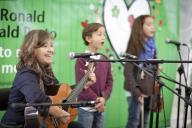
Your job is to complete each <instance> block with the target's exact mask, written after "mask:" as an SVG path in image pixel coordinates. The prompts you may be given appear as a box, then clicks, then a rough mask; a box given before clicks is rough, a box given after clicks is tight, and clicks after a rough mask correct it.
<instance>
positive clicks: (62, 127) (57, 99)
mask: <svg viewBox="0 0 192 128" xmlns="http://www.w3.org/2000/svg"><path fill="white" fill-rule="evenodd" d="M87 67H88V68H87V69H88V70H87V72H86V74H85V75H84V76H83V78H82V79H81V80H80V81H79V83H78V84H77V85H76V86H75V88H74V89H73V90H72V89H71V88H70V86H69V85H68V84H62V85H60V87H59V89H58V91H57V94H56V95H55V96H50V98H51V100H52V102H53V104H58V103H71V102H75V101H76V99H77V97H78V95H79V94H80V92H81V91H82V90H83V88H84V86H85V84H86V83H87V81H88V80H89V74H90V73H91V72H93V71H94V70H95V63H88V65H87ZM61 108H62V109H63V110H65V111H67V112H68V113H70V115H71V117H70V121H68V122H67V123H62V122H61V121H60V120H59V119H58V118H56V117H55V116H52V115H49V116H48V117H47V118H46V119H45V123H46V124H47V127H48V128H67V126H68V124H69V123H70V122H71V121H73V120H74V118H75V117H76V115H77V113H78V111H77V109H76V108H71V107H66V106H61ZM39 119H40V118H39ZM39 119H38V120H39ZM26 122H27V121H26Z"/></svg>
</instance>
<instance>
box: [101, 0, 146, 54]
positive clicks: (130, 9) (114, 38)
mask: <svg viewBox="0 0 192 128" xmlns="http://www.w3.org/2000/svg"><path fill="white" fill-rule="evenodd" d="M129 3H130V4H129V5H127V4H126V2H125V0H105V3H104V9H103V16H104V18H103V19H104V25H105V28H106V33H107V35H108V38H109V42H110V43H111V46H112V48H113V50H114V52H115V53H116V55H117V56H118V55H119V54H120V53H122V52H123V53H124V52H125V51H126V48H127V45H128V40H129V37H130V32H131V27H130V26H131V25H130V23H129V21H128V18H131V17H132V16H134V18H136V17H138V16H140V15H143V14H150V6H149V3H148V1H147V0H132V1H131V2H129Z"/></svg>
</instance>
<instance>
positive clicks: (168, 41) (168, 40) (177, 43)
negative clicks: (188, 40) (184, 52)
mask: <svg viewBox="0 0 192 128" xmlns="http://www.w3.org/2000/svg"><path fill="white" fill-rule="evenodd" d="M165 42H166V43H167V44H174V45H176V46H180V45H183V46H187V44H185V43H180V42H178V41H173V40H170V39H167V40H166V41H165Z"/></svg>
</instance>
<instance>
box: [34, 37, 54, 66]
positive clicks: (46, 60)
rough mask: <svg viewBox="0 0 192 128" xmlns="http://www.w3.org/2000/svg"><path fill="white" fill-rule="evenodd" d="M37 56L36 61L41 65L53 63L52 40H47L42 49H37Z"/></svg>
mask: <svg viewBox="0 0 192 128" xmlns="http://www.w3.org/2000/svg"><path fill="white" fill-rule="evenodd" d="M35 54H36V56H37V61H38V62H39V63H40V64H42V65H47V64H51V63H52V61H53V54H54V48H53V42H52V40H51V39H50V40H48V41H47V42H46V43H45V44H44V45H43V46H42V47H40V48H37V49H36V51H35Z"/></svg>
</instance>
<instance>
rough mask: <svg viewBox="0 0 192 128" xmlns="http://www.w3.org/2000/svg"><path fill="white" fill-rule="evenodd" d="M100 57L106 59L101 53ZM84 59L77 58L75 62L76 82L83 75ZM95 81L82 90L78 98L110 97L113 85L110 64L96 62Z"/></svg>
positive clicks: (84, 68)
mask: <svg viewBox="0 0 192 128" xmlns="http://www.w3.org/2000/svg"><path fill="white" fill-rule="evenodd" d="M102 59H107V57H106V56H104V55H102ZM85 63H86V59H84V58H78V59H77V61H76V64H75V76H76V83H78V82H79V81H80V80H81V78H82V77H83V76H84V75H85V72H84V70H87V67H86V66H85ZM94 72H95V75H96V83H95V84H93V85H91V86H90V87H89V88H88V89H85V90H83V91H82V92H81V93H80V94H79V97H78V100H82V101H90V100H96V98H97V97H104V98H105V100H107V99H108V98H109V97H110V94H111V91H112V85H113V78H112V74H111V64H110V63H108V62H97V63H96V66H95V71H94Z"/></svg>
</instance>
